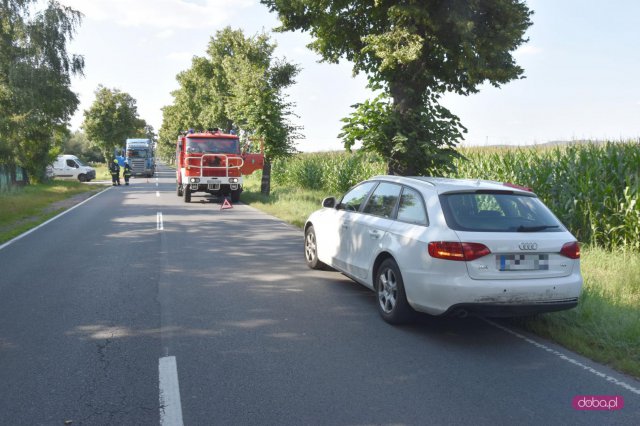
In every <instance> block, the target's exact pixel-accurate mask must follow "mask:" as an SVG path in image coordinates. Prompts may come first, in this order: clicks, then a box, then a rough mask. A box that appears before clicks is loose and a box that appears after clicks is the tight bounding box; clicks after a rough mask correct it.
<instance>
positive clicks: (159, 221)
mask: <svg viewBox="0 0 640 426" xmlns="http://www.w3.org/2000/svg"><path fill="white" fill-rule="evenodd" d="M156 229H157V230H158V231H162V230H164V222H163V220H162V212H158V215H157V216H156Z"/></svg>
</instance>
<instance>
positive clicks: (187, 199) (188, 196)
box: [184, 185, 191, 203]
mask: <svg viewBox="0 0 640 426" xmlns="http://www.w3.org/2000/svg"><path fill="white" fill-rule="evenodd" d="M184 202H185V203H190V202H191V189H190V188H189V185H185V187H184Z"/></svg>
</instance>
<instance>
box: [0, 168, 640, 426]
mask: <svg viewBox="0 0 640 426" xmlns="http://www.w3.org/2000/svg"><path fill="white" fill-rule="evenodd" d="M173 176H174V175H173V172H172V171H170V170H169V169H166V168H161V169H160V171H159V173H158V178H156V177H154V178H150V179H145V178H137V179H132V185H131V186H128V187H125V186H121V187H115V188H109V189H108V190H106V191H104V192H103V193H101V194H99V195H98V196H96V197H94V198H92V199H90V200H88V201H86V202H85V203H83V204H82V205H80V206H78V207H77V208H74V209H73V210H71V211H69V212H67V213H66V214H64V215H62V216H60V217H59V218H57V219H55V220H53V221H52V222H50V223H48V224H46V225H44V226H42V227H41V228H39V229H37V230H35V231H33V232H32V233H30V234H28V235H26V236H24V237H23V238H20V239H19V240H16V241H14V242H12V243H11V244H9V245H6V246H4V247H2V248H0V424H2V425H40V424H42V425H63V424H65V422H71V423H68V424H72V425H158V424H160V423H161V422H162V424H164V425H174V424H182V423H184V424H185V425H236V424H237V425H254V424H255V425H316V424H318V425H320V424H327V425H366V424H385V425H386V424H392V425H426V424H436V425H437V424H455V425H458V424H473V425H484V424H486V425H495V424H497V425H502V424H509V425H511V424H518V425H526V424H531V425H538V424H545V425H554V424H557V425H571V424H594V425H603V424H621V425H637V424H640V382H639V381H637V380H635V379H633V378H631V377H628V376H625V375H622V374H619V373H617V372H614V371H612V370H611V369H609V368H607V367H606V366H603V365H599V364H597V363H594V362H592V361H589V360H586V359H584V358H582V357H580V356H579V355H576V354H574V353H571V352H570V351H567V350H565V349H562V348H560V347H558V346H556V345H554V344H552V343H549V342H547V341H544V340H543V339H540V338H538V337H532V336H530V335H528V334H526V333H524V332H522V331H519V330H516V329H514V328H513V327H512V326H510V325H509V326H507V328H504V324H505V323H494V322H490V321H486V320H484V319H481V318H475V317H470V318H465V319H437V318H430V317H426V316H424V317H421V318H420V319H419V320H418V321H417V322H416V323H415V324H413V325H411V326H405V327H393V326H390V325H388V324H386V323H385V322H383V321H382V320H381V319H380V317H379V316H378V313H377V311H376V308H375V299H374V295H373V293H372V292H370V291H369V290H367V289H365V288H364V287H362V286H360V285H358V284H356V283H354V282H352V281H351V280H349V279H347V278H345V277H343V276H341V275H340V274H338V273H335V272H320V271H311V270H309V269H307V267H306V266H305V264H304V259H303V236H302V232H301V231H300V230H298V229H295V228H293V227H291V226H289V225H286V224H284V223H282V222H281V221H279V220H278V219H275V218H273V217H271V216H267V215H265V214H263V213H261V212H258V211H257V210H255V209H253V208H250V207H248V206H245V205H242V204H236V205H234V207H233V208H232V209H226V210H221V209H220V204H221V200H213V201H210V200H208V199H204V198H203V197H198V196H194V197H193V199H192V203H189V204H186V203H184V202H183V201H182V199H181V198H178V197H177V196H176V194H175V183H174V177H173ZM0 208H1V207H0ZM577 395H612V396H621V397H622V398H623V399H624V408H622V409H619V410H612V411H579V410H575V409H574V408H573V407H572V399H573V398H574V397H575V396H577Z"/></svg>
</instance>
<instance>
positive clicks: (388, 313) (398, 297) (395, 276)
mask: <svg viewBox="0 0 640 426" xmlns="http://www.w3.org/2000/svg"><path fill="white" fill-rule="evenodd" d="M375 290H376V301H377V302H378V312H379V313H380V316H382V319H384V320H385V321H386V322H388V323H389V324H394V325H398V324H405V323H407V322H410V321H411V320H412V319H413V315H414V312H415V311H414V310H413V308H411V306H410V305H409V302H407V295H406V293H405V291H404V282H403V280H402V274H401V273H400V268H399V267H398V264H397V263H396V261H395V260H393V259H386V260H384V261H383V262H382V263H381V264H380V266H379V267H378V269H377V270H376V275H375Z"/></svg>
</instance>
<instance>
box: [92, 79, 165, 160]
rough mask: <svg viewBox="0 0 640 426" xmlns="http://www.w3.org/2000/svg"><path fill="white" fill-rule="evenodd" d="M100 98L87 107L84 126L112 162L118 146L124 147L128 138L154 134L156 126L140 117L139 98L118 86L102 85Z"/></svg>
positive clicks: (95, 144) (94, 144) (93, 143)
mask: <svg viewBox="0 0 640 426" xmlns="http://www.w3.org/2000/svg"><path fill="white" fill-rule="evenodd" d="M95 94H96V99H95V100H94V101H93V104H92V105H91V107H90V108H89V109H88V110H85V111H84V122H83V124H82V128H83V129H84V131H85V133H86V135H87V137H88V138H89V140H90V141H91V143H92V145H93V146H96V147H97V148H98V149H99V150H100V152H101V153H102V156H103V157H104V159H105V161H107V162H109V161H110V159H111V158H112V157H113V154H114V150H115V149H116V148H122V147H124V144H125V141H126V139H127V138H131V137H136V136H144V137H147V134H148V132H151V134H152V135H153V128H152V127H151V126H148V125H147V124H146V122H145V121H144V120H142V119H141V118H140V117H138V107H137V106H136V100H135V99H134V98H133V97H132V96H131V95H130V94H128V93H126V92H121V91H120V90H118V89H108V88H106V87H104V86H98V89H97V90H96V92H95Z"/></svg>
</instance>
